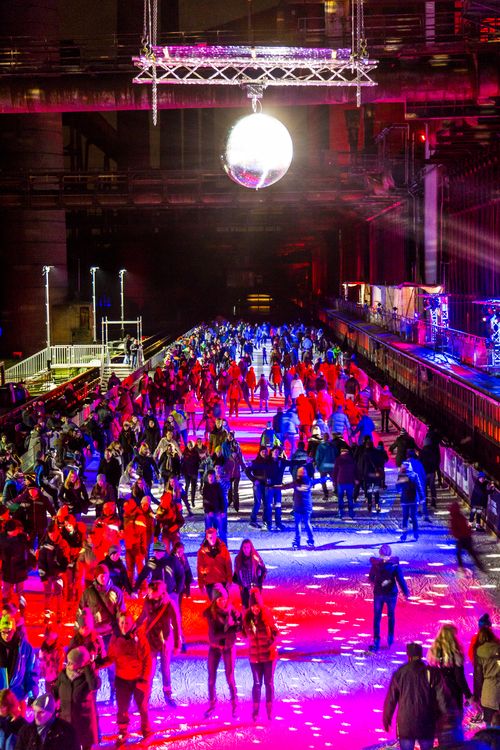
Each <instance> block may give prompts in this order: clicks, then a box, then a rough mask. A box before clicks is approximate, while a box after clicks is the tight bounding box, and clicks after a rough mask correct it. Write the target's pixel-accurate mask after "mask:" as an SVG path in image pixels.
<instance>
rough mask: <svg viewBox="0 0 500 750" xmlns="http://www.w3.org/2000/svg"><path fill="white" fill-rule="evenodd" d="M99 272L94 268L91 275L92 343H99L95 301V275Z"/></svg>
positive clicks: (97, 268)
mask: <svg viewBox="0 0 500 750" xmlns="http://www.w3.org/2000/svg"><path fill="white" fill-rule="evenodd" d="M98 270H99V267H98V266H92V268H91V269H90V274H91V276H92V341H93V342H94V344H95V342H96V341H97V306H96V299H95V274H96V271H98Z"/></svg>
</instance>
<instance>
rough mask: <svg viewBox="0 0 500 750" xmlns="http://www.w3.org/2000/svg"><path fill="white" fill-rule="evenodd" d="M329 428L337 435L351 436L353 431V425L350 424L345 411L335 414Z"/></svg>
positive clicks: (331, 418)
mask: <svg viewBox="0 0 500 750" xmlns="http://www.w3.org/2000/svg"><path fill="white" fill-rule="evenodd" d="M328 426H329V427H330V429H331V431H332V433H335V434H337V435H343V434H344V432H347V433H348V434H349V433H350V431H351V423H350V422H349V419H348V417H347V414H346V413H345V412H343V411H336V412H334V413H333V414H332V416H331V417H330V419H329V420H328Z"/></svg>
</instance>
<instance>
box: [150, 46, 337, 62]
mask: <svg viewBox="0 0 500 750" xmlns="http://www.w3.org/2000/svg"><path fill="white" fill-rule="evenodd" d="M152 51H153V53H154V55H155V56H156V57H157V58H161V57H166V58H169V59H171V60H186V59H196V60H204V59H206V60H213V59H217V60H246V61H248V60H262V59H264V58H266V59H269V58H275V59H276V61H279V60H289V61H297V60H304V61H308V62H310V61H311V60H315V61H318V62H321V61H325V62H327V61H331V60H349V58H350V56H351V50H350V49H348V48H343V49H337V50H334V49H327V48H316V47H248V46H247V47H237V46H220V45H205V44H194V45H189V46H171V47H168V46H167V47H152Z"/></svg>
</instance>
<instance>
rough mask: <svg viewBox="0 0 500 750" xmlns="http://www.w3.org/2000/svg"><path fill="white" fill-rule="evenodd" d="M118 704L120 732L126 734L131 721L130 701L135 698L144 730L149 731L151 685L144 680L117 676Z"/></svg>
mask: <svg viewBox="0 0 500 750" xmlns="http://www.w3.org/2000/svg"><path fill="white" fill-rule="evenodd" d="M115 687H116V704H117V707H118V711H117V717H116V719H117V724H118V731H119V732H120V734H124V733H125V732H126V730H127V727H128V723H129V721H130V713H129V708H130V702H131V700H132V698H134V699H135V702H136V705H137V708H138V710H139V714H140V716H141V730H142V732H148V731H149V712H148V708H149V685H148V683H147V682H146V681H142V680H124V679H123V678H122V677H118V676H117V677H116V679H115Z"/></svg>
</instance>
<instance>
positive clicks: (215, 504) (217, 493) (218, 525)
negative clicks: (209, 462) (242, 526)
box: [202, 469, 226, 537]
mask: <svg viewBox="0 0 500 750" xmlns="http://www.w3.org/2000/svg"><path fill="white" fill-rule="evenodd" d="M202 494H203V511H204V513H205V529H211V528H214V529H217V531H218V532H219V536H220V537H222V534H221V532H222V533H223V532H224V514H225V512H226V503H225V500H224V492H223V490H222V486H221V484H220V482H217V477H216V476H215V471H214V469H209V470H208V471H207V478H206V481H205V483H204V485H203V491H202Z"/></svg>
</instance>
